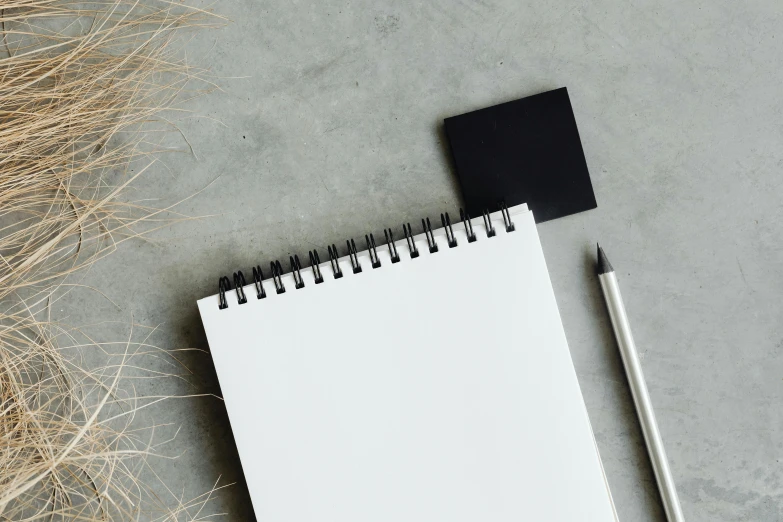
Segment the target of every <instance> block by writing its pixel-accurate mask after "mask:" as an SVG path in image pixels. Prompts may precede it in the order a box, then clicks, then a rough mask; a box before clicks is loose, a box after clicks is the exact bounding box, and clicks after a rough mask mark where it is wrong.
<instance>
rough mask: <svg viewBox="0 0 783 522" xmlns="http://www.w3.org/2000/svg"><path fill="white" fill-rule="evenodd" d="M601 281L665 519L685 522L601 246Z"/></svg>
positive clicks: (623, 308)
mask: <svg viewBox="0 0 783 522" xmlns="http://www.w3.org/2000/svg"><path fill="white" fill-rule="evenodd" d="M598 280H599V281H600V282H601V289H602V290H603V292H604V299H606V308H607V309H608V310H609V317H610V318H611V321H612V328H613V329H614V335H615V337H616V338H617V345H618V347H619V348H620V355H621V356H622V359H623V366H625V375H626V376H627V377H628V385H629V386H630V388H631V395H633V402H634V404H635V405H636V414H637V415H638V416H639V424H641V426H642V433H643V434H644V441H645V442H646V443H647V453H648V454H649V456H650V462H651V463H652V467H653V471H654V472H655V480H656V481H657V482H658V490H659V491H660V493H661V501H662V502H663V509H664V510H665V511H666V518H667V519H668V521H669V522H684V520H685V518H684V517H683V515H682V508H681V507H680V500H679V498H678V497H677V489H676V488H675V487H674V479H673V478H672V473H671V470H670V469H669V461H668V460H667V458H666V450H665V449H664V447H663V440H662V439H661V433H660V431H658V423H657V422H656V421H655V413H654V412H653V407H652V402H651V401H650V394H649V393H648V392H647V384H645V382H644V374H643V373H642V365H641V363H640V362H639V354H638V353H637V352H636V344H635V343H634V341H633V336H632V335H631V325H630V323H629V322H628V316H627V315H626V313H625V305H624V304H623V298H622V296H621V295H620V287H619V285H618V284H617V277H615V275H614V268H612V265H611V263H609V259H607V257H606V254H605V253H604V251H603V249H602V248H601V247H600V246H598Z"/></svg>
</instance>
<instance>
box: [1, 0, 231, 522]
mask: <svg viewBox="0 0 783 522" xmlns="http://www.w3.org/2000/svg"><path fill="white" fill-rule="evenodd" d="M219 21H220V20H218V19H217V18H216V17H214V16H213V15H211V14H210V13H208V12H207V11H204V10H201V9H197V8H195V7H192V6H187V5H183V4H181V3H179V2H168V1H165V0H161V1H157V0H148V1H146V2H139V1H133V0H105V1H104V2H86V3H77V2H69V1H65V0H0V34H1V35H2V40H1V41H0V54H2V53H5V57H4V58H2V60H0V519H3V520H6V519H7V520H85V521H92V520H137V519H142V518H146V519H151V520H180V519H189V520H194V519H200V518H203V517H204V516H205V515H204V513H205V512H204V511H203V508H204V503H205V502H206V500H208V498H209V496H210V494H211V492H210V493H207V494H206V495H205V496H203V497H200V498H197V499H195V500H194V501H192V502H183V501H182V500H181V499H180V498H179V497H178V496H177V495H174V494H172V493H171V492H170V491H168V490H167V489H166V488H165V485H164V484H162V483H159V484H157V485H148V484H144V483H142V482H141V481H140V479H139V477H140V475H141V471H142V470H147V471H148V473H147V474H149V470H150V468H149V465H148V459H149V458H150V457H153V456H159V455H158V454H159V451H158V450H159V448H158V443H157V442H155V440H154V437H153V435H154V432H155V426H143V427H141V428H139V427H138V426H136V425H135V424H134V420H135V418H136V417H137V413H138V412H140V410H142V409H144V408H146V407H147V406H148V405H150V404H153V403H155V402H157V401H160V400H163V399H164V398H163V397H147V398H143V399H139V398H137V397H136V395H135V393H134V387H133V379H138V378H164V379H165V378H171V377H172V376H175V375H176V374H177V371H176V370H172V372H171V373H166V372H164V373H160V372H150V371H149V370H145V368H147V367H148V366H147V365H146V361H147V360H148V359H149V358H151V357H153V358H156V359H158V360H160V359H161V358H163V359H165V360H169V361H171V362H173V363H176V358H174V355H175V354H174V353H172V352H167V351H165V350H159V349H157V348H155V347H153V346H151V345H150V344H149V343H148V342H147V340H146V339H144V340H142V341H138V340H134V339H133V338H132V337H131V338H129V339H128V340H127V341H126V342H125V343H124V345H123V349H122V350H121V351H120V355H119V356H116V355H113V354H114V353H115V351H112V350H108V349H107V348H108V347H110V346H113V347H115V348H116V345H115V344H114V343H99V342H96V341H94V340H92V339H90V338H89V336H87V335H86V334H84V333H82V332H80V331H79V330H78V329H74V328H70V327H67V326H65V325H61V324H57V323H55V322H52V321H51V320H50V319H49V314H48V312H49V307H50V305H51V303H52V302H53V301H55V300H57V299H59V298H61V297H62V294H63V292H64V291H67V290H66V289H67V288H69V287H70V283H69V281H68V279H69V277H71V275H72V274H75V273H76V272H77V271H79V270H80V269H83V268H85V267H89V266H90V265H91V264H92V263H94V262H95V261H97V260H99V259H101V258H102V257H104V256H106V255H108V254H109V253H111V252H113V251H114V250H115V249H116V246H117V244H118V243H119V242H121V241H125V240H127V239H130V238H134V237H139V236H140V235H142V234H145V233H148V232H150V231H151V230H154V229H156V228H159V227H161V226H167V225H169V224H171V223H172V222H175V221H177V220H180V219H185V218H184V217H183V216H180V215H179V214H177V213H176V212H174V209H173V207H167V208H153V207H150V206H148V205H144V204H140V203H134V202H132V201H129V200H128V199H127V198H126V197H124V193H125V192H126V191H127V189H128V187H129V186H130V185H131V184H132V183H133V181H134V180H135V178H136V176H138V175H139V174H140V173H142V172H143V171H144V169H146V165H147V164H149V162H150V161H152V160H154V158H155V157H156V155H157V154H158V153H160V152H162V151H164V150H168V149H166V148H164V147H162V146H161V143H162V141H161V138H160V136H161V133H164V132H167V131H171V130H176V128H175V127H173V124H171V123H170V120H169V119H167V118H164V117H163V116H162V115H161V112H162V111H164V110H168V111H172V110H180V109H179V108H180V107H181V102H183V101H186V100H187V99H188V98H190V97H192V96H199V95H201V94H204V93H205V92H208V91H210V90H211V89H212V85H211V84H210V83H209V82H208V81H206V79H205V71H203V70H199V69H195V68H193V67H191V66H189V65H188V64H187V62H186V61H185V60H184V59H183V58H182V56H183V53H182V49H181V43H182V37H183V34H187V31H188V30H189V29H193V28H201V27H209V26H214V25H216V24H217V23H219ZM89 352H98V353H100V354H103V355H105V357H104V359H103V360H104V361H105V362H103V363H100V364H97V363H94V362H90V363H88V362H85V359H83V358H82V356H83V355H85V354H86V353H89ZM90 360H94V358H91V359H90ZM153 474H154V472H153ZM161 491H162V492H164V493H165V494H160V492H161Z"/></svg>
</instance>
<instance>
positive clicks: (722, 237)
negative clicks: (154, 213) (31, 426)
mask: <svg viewBox="0 0 783 522" xmlns="http://www.w3.org/2000/svg"><path fill="white" fill-rule="evenodd" d="M216 10H217V11H218V12H219V13H221V14H223V15H225V16H227V17H228V18H230V19H231V20H232V22H231V23H230V25H229V26H227V27H226V28H224V29H221V30H217V31H213V32H209V33H202V34H201V35H199V36H198V37H196V38H195V39H194V40H193V41H192V42H191V43H190V44H189V47H188V54H189V56H190V58H191V60H192V61H195V62H197V63H201V64H207V65H209V66H210V67H211V68H212V70H213V72H214V73H215V74H217V75H219V76H221V77H223V79H222V80H220V85H221V86H222V87H223V90H224V91H223V92H222V93H216V94H213V95H211V96H209V97H207V98H202V99H200V100H197V101H195V102H193V103H191V104H190V105H189V107H190V108H191V109H192V110H193V111H194V112H193V114H191V115H189V116H182V117H180V119H179V125H180V127H181V128H182V130H183V132H184V134H185V135H186V136H187V138H188V140H189V141H190V143H191V144H192V145H193V148H194V150H195V152H196V154H197V156H198V157H194V156H193V155H187V154H182V155H178V156H169V157H167V158H166V159H165V160H164V161H165V163H166V165H167V167H168V168H166V169H164V168H163V167H162V166H159V167H156V168H154V169H153V170H152V171H149V172H148V173H147V174H146V175H145V177H144V179H143V180H142V181H141V182H140V184H139V189H138V190H139V193H140V194H145V195H151V194H152V195H155V196H156V197H158V198H160V200H161V203H169V202H172V201H176V200H179V199H181V198H183V197H186V196H189V195H191V194H193V193H194V192H196V191H198V190H199V189H201V188H203V187H204V186H205V185H207V184H208V183H209V182H210V181H212V180H214V179H215V178H218V177H219V179H218V180H217V182H215V183H214V184H212V185H211V186H209V188H207V189H206V190H205V191H203V192H202V193H200V194H199V195H198V196H196V197H195V198H193V199H191V200H189V201H188V202H186V203H185V204H183V205H182V207H181V209H182V210H183V211H185V212H187V213H189V214H190V215H207V214H209V215H213V216H212V217H208V218H205V219H202V220H199V221H195V222H189V223H184V224H181V225H178V226H175V227H172V228H170V229H166V230H164V231H162V232H159V233H156V234H155V235H153V236H152V240H151V241H147V242H141V241H137V242H131V243H125V244H123V245H122V246H121V247H120V249H119V252H118V253H116V254H114V255H113V256H112V257H110V258H108V259H106V260H105V261H104V262H102V263H100V264H98V265H96V266H95V267H94V268H93V269H92V270H91V271H90V272H89V274H87V276H86V277H85V279H84V282H85V283H86V284H89V285H92V286H95V287H96V288H98V289H100V290H101V291H103V292H105V293H106V294H107V295H108V297H110V298H111V299H112V300H113V301H115V302H116V303H117V304H118V305H119V307H120V309H119V310H118V309H116V308H114V307H113V306H112V305H111V304H110V303H108V302H106V301H104V300H101V299H97V298H95V296H94V295H91V294H90V292H89V291H87V290H77V291H74V293H73V294H72V297H71V298H72V299H76V300H79V303H81V305H80V307H76V308H74V309H73V310H72V311H71V312H70V320H71V321H73V322H79V321H84V322H96V321H98V320H118V321H128V320H129V319H130V317H133V319H134V320H135V321H136V322H138V323H142V324H147V325H157V324H160V325H161V326H160V328H159V329H158V331H157V333H156V334H155V336H154V340H155V342H156V343H157V344H159V345H163V346H167V347H183V346H195V347H200V348H204V349H206V348H207V346H206V341H205V338H204V334H203V330H202V327H201V323H200V320H199V316H198V312H197V309H196V299H198V298H200V297H203V296H205V295H208V294H212V293H214V292H215V291H216V282H217V279H218V276H220V275H223V274H225V273H228V272H230V271H232V270H234V269H237V268H242V269H245V270H246V271H249V268H250V267H251V266H253V265H254V264H256V263H257V262H265V263H268V262H269V261H270V260H272V259H275V258H284V256H287V255H288V254H289V252H291V253H299V254H302V253H305V254H306V252H307V250H308V249H309V248H312V247H314V246H316V247H319V248H323V249H324V251H325V245H326V244H327V243H332V242H335V243H338V242H339V241H341V240H344V238H346V237H349V236H359V235H360V234H364V233H365V232H370V231H373V232H375V233H380V234H381V235H382V229H383V228H384V227H385V226H387V225H397V224H399V223H401V222H402V221H403V220H412V219H414V218H418V217H420V216H427V215H429V216H436V215H437V214H438V213H440V212H441V211H443V210H453V209H457V208H458V206H459V198H460V196H459V193H458V186H457V184H456V181H455V178H454V175H453V173H452V172H451V170H450V169H451V167H450V165H449V161H448V158H447V155H446V149H445V145H444V136H443V132H442V130H441V122H442V119H443V118H444V117H446V116H450V115H454V114H459V113H462V112H465V111H469V110H471V109H476V108H480V107H484V106H487V105H491V104H495V103H499V102H503V101H508V100H512V99H516V98H519V97H522V96H526V95H530V94H535V93H538V92H541V91H544V90H548V89H551V88H556V87H560V86H567V87H568V88H569V91H570V95H571V100H572V103H573V107H574V111H575V113H576V119H577V122H578V125H579V130H580V133H581V137H582V142H583V145H584V149H585V151H586V154H587V162H588V166H589V168H590V172H591V174H592V179H593V184H594V187H595V190H596V194H597V198H598V205H599V206H598V209H597V210H594V211H590V212H588V213H583V214H580V215H576V216H571V217H568V218H564V219H561V220H558V221H556V222H550V223H546V224H544V225H542V226H540V228H539V230H540V235H541V240H542V242H543V247H544V251H545V254H546V258H547V261H548V264H549V268H550V272H551V276H552V281H553V284H554V287H555V292H556V295H557V299H558V303H559V306H560V309H561V313H562V317H563V321H564V323H565V330H566V333H567V336H568V340H569V343H570V346H571V352H572V356H573V360H574V364H575V366H576V369H577V373H578V376H579V382H580V384H581V387H582V391H583V394H584V398H585V402H586V404H587V409H588V411H589V414H590V418H591V420H592V423H593V427H594V429H595V434H596V438H597V440H598V445H599V448H600V451H601V454H602V456H603V462H604V466H605V468H606V473H607V476H608V480H609V484H610V486H611V489H612V492H613V494H614V499H615V502H616V505H617V509H618V512H619V515H620V519H621V520H623V521H662V520H663V515H662V511H661V507H660V503H659V499H658V497H657V493H656V488H655V483H654V478H653V475H652V472H651V469H650V466H649V463H648V460H647V458H646V455H645V450H644V446H643V443H642V440H641V438H640V431H639V426H638V424H637V421H636V419H635V416H634V411H633V406H632V402H631V400H630V396H629V392H628V388H627V385H626V382H625V380H624V376H623V373H622V367H621V362H620V360H619V358H618V354H617V350H616V346H615V343H614V341H613V339H612V336H611V331H610V329H609V325H608V322H607V321H608V320H607V316H606V313H605V310H604V307H603V303H602V301H601V297H600V291H599V287H598V283H597V281H596V279H595V277H594V275H593V271H592V256H593V248H594V245H595V242H596V241H597V240H598V241H600V242H601V243H602V245H604V246H605V248H606V249H607V252H608V253H609V255H610V256H611V260H612V262H613V263H614V264H615V266H616V267H617V268H618V270H619V277H620V283H621V285H622V288H623V291H624V292H625V296H626V301H627V306H628V310H629V314H630V317H631V320H632V323H633V325H634V329H635V331H634V333H635V335H636V339H637V342H638V345H639V346H640V348H641V350H642V355H643V364H644V370H645V372H646V375H647V379H648V384H649V388H650V393H651V395H652V398H653V401H654V404H655V407H656V411H657V415H658V420H659V423H660V428H661V431H662V434H663V437H664V440H665V442H666V445H667V449H668V452H669V456H670V459H671V465H672V471H673V473H674V476H675V477H676V479H677V482H678V485H679V491H680V495H681V497H682V503H683V509H684V511H685V514H686V517H687V519H688V520H689V521H693V522H696V521H711V522H712V521H737V520H748V521H777V520H781V519H783V463H781V459H782V458H783V431H782V430H783V356H781V352H783V300H781V296H783V244H782V241H781V240H783V223H782V221H783V206H781V202H780V200H781V197H783V176H781V170H782V169H781V167H783V147H782V146H781V145H782V144H783V101H781V94H783V91H782V90H781V85H783V51H781V48H782V47H783V46H781V44H782V43H783V31H781V27H783V4H782V3H781V2H779V1H778V0H753V1H749V2H734V1H727V0H711V1H691V2H675V1H669V2H663V1H655V0H625V1H616V0H596V1H593V2H546V1H533V2H518V1H515V0H501V1H497V2H492V1H488V0H487V1H475V2H471V1H466V0H459V1H458V0H450V1H443V0H436V1H432V2H417V1H413V0H397V1H390V2H383V3H382V2H366V1H359V0H354V1H350V2H334V1H320V2H304V1H293V2H268V1H250V0H237V1H233V2H223V3H220V4H218V5H216ZM216 120H219V121H220V122H222V125H221V124H219V123H217V122H216ZM379 326H380V323H379ZM254 327H255V328H257V330H258V335H259V336H263V333H264V327H265V326H264V324H263V322H259V324H257V325H254ZM346 327H347V328H349V329H350V319H349V318H348V317H346ZM106 328H107V330H106V332H110V330H109V328H110V327H109V326H106ZM107 335H109V333H107ZM324 342H325V343H328V340H327V339H326V338H325V339H324ZM183 357H184V358H185V362H186V363H187V364H188V366H189V368H190V369H191V370H192V371H193V375H192V376H191V378H190V384H184V383H183V384H181V385H179V384H177V385H175V386H174V388H176V390H175V391H176V392H178V393H203V392H216V391H217V389H218V385H217V382H216V379H215V376H214V373H213V369H212V366H211V363H210V360H209V357H208V355H204V354H198V353H191V354H187V355H184V356H183ZM160 386H161V385H160V384H156V383H146V384H145V383H140V384H139V388H138V390H139V392H140V393H146V394H156V393H159V392H160V389H159V387H160ZM155 415H157V418H160V419H161V420H165V421H168V422H173V423H174V424H175V425H176V426H181V431H180V433H179V435H178V437H177V439H176V440H175V442H173V443H172V444H170V445H169V446H168V449H167V451H169V453H171V454H177V455H179V458H177V459H176V460H173V461H166V462H165V463H163V464H162V465H160V473H161V475H162V477H163V478H164V479H166V480H167V481H168V482H169V484H170V486H171V488H172V490H173V491H175V492H177V495H180V494H182V495H183V496H184V497H187V496H189V495H190V496H192V495H194V494H198V493H200V492H202V491H204V490H206V489H208V488H210V487H211V486H212V484H213V483H214V482H215V481H216V480H217V479H218V477H219V476H220V477H221V483H229V482H237V484H236V485H235V486H233V487H231V488H229V489H227V490H224V491H223V492H221V493H220V494H219V495H218V496H217V498H216V499H215V500H214V501H213V503H212V504H211V508H210V509H212V510H213V511H215V512H222V513H225V514H226V515H225V518H224V519H225V520H246V519H249V518H251V517H252V514H251V510H250V507H249V500H248V496H247V492H246V490H245V486H244V485H243V483H242V477H241V472H240V468H239V464H238V460H237V456H236V450H235V447H234V445H233V441H232V438H231V433H230V428H229V425H228V422H227V420H226V417H225V411H224V409H223V406H222V404H221V403H220V402H219V401H217V400H214V399H208V398H203V399H187V400H179V401H174V402H169V403H166V404H165V405H164V406H162V407H161V408H159V409H158V410H156V414H155ZM563 501H564V502H567V501H568V499H563Z"/></svg>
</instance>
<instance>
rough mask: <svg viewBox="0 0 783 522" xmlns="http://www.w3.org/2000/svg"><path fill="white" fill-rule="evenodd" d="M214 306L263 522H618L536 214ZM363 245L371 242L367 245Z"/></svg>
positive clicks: (401, 245)
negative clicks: (453, 241) (472, 238)
mask: <svg viewBox="0 0 783 522" xmlns="http://www.w3.org/2000/svg"><path fill="white" fill-rule="evenodd" d="M513 210H514V214H516V215H514V216H513V219H514V222H515V225H516V231H514V232H510V233H507V232H506V231H505V228H504V227H503V222H502V218H501V217H500V214H499V213H497V214H494V215H493V222H494V226H495V228H496V230H497V236H496V237H493V238H487V237H486V233H485V229H484V226H483V224H481V220H480V219H478V220H474V223H475V225H474V226H475V228H474V230H475V233H476V235H477V237H478V240H477V241H476V242H474V243H468V242H467V240H466V237H465V233H464V228H463V226H462V223H459V224H458V226H457V225H455V232H456V234H457V240H458V242H459V246H457V247H455V248H448V246H447V244H446V240H445V237H444V236H443V231H442V230H439V231H436V235H437V241H438V244H439V252H437V253H434V254H430V253H429V251H428V249H427V245H426V240H425V239H424V237H423V236H419V237H417V238H416V244H417V246H418V249H419V251H420V252H421V255H420V257H419V258H417V259H411V258H410V255H409V253H408V247H407V246H406V243H405V240H404V238H403V239H402V240H398V241H397V243H396V245H397V248H398V251H399V254H400V257H401V261H400V262H399V263H395V264H392V263H391V262H390V258H389V254H388V250H387V247H386V245H385V244H383V245H382V246H381V245H379V246H378V254H379V257H380V259H381V262H382V266H381V267H380V268H378V269H375V270H374V269H372V268H371V267H370V263H369V259H368V257H367V255H366V254H367V253H366V252H364V253H362V254H360V261H361V262H362V267H363V272H362V273H360V274H356V275H354V274H353V273H352V272H351V269H350V264H349V263H348V260H347V258H344V259H341V260H340V263H341V267H342V271H343V273H344V277H343V278H341V279H337V280H335V279H334V278H333V276H332V270H331V268H330V267H329V263H328V262H325V263H323V265H322V267H321V268H322V272H323V275H324V278H325V281H324V282H323V283H322V284H319V285H315V284H314V282H313V276H312V272H311V270H310V268H307V269H303V270H302V275H303V277H304V281H305V285H306V286H305V288H303V289H299V290H296V289H294V286H293V280H292V279H291V277H290V274H288V275H286V276H284V278H283V281H284V283H285V285H286V292H285V293H284V294H279V295H278V294H275V292H274V286H273V285H272V284H271V281H267V282H266V283H265V289H266V292H267V294H268V297H267V298H266V299H261V300H259V299H257V298H256V293H255V290H254V288H253V286H252V285H249V286H248V287H246V289H245V292H246V294H247V297H248V302H247V303H246V304H243V305H239V304H238V303H237V299H236V295H235V293H234V291H233V290H232V291H231V292H229V293H227V295H226V298H227V300H228V304H229V307H228V309H226V310H219V309H218V298H217V296H212V297H209V298H206V299H202V300H201V301H199V303H198V304H199V309H200V312H201V316H202V319H203V322H204V326H205V329H206V333H207V337H208V339H209V345H210V349H211V352H212V356H213V359H214V361H215V365H216V368H217V373H218V377H219V379H220V384H221V388H222V392H223V396H224V399H225V401H226V407H227V408H228V413H229V416H230V419H231V426H232V428H233V430H234V436H235V439H236V442H237V445H238V449H239V452H240V458H241V460H242V467H243V470H244V473H245V477H246V479H247V484H248V488H249V490H250V494H251V497H252V500H253V506H254V509H255V512H256V516H257V518H258V520H259V521H264V522H283V521H286V522H289V521H290V522H304V521H319V522H401V521H405V522H419V521H420V522H432V521H441V520H442V521H449V522H462V521H464V522H467V521H471V522H475V521H479V520H480V521H493V522H505V521H509V522H511V521H514V522H520V521H528V520H531V521H533V520H535V521H549V520H552V521H573V520H579V521H598V522H611V521H614V520H615V516H614V514H613V508H612V504H611V500H610V496H609V493H608V490H607V488H606V485H605V482H604V477H603V473H602V470H601V465H600V462H599V458H598V454H597V451H596V448H595V445H594V441H593V438H592V433H591V430H590V426H589V423H588V419H587V414H586V411H585V407H584V404H583V401H582V397H581V393H580V391H579V385H578V383H577V379H576V375H575V373H574V369H573V365H572V363H571V358H570V354H569V351H568V345H567V343H566V339H565V335H564V333H563V327H562V324H561V321H560V316H559V313H558V309H557V304H556V302H555V298H554V294H553V292H552V287H551V284H550V281H549V276H548V273H547V269H546V265H545V262H544V257H543V254H542V251H541V246H540V244H539V240H538V235H537V232H536V227H535V224H534V222H533V216H532V215H531V214H530V213H529V212H527V211H526V208H524V207H521V208H520V207H518V208H515V209H513ZM362 244H364V241H362Z"/></svg>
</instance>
